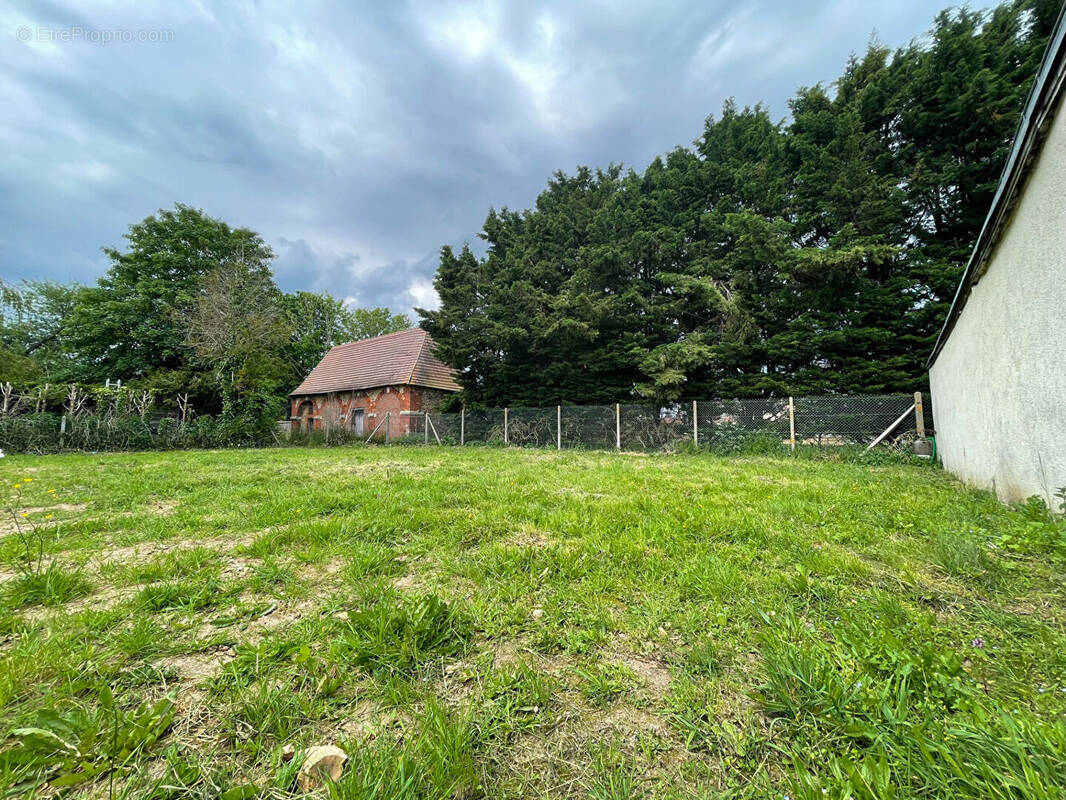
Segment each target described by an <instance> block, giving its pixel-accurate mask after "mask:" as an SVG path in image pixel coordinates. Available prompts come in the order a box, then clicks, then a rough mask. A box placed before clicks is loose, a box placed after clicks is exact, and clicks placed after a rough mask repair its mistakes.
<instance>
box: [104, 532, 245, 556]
mask: <svg viewBox="0 0 1066 800" xmlns="http://www.w3.org/2000/svg"><path fill="white" fill-rule="evenodd" d="M258 535H259V533H258V532H256V533H239V534H232V535H229V536H214V537H211V538H209V539H189V538H185V539H174V540H168V541H163V542H138V543H137V544H131V545H121V546H119V547H109V548H103V549H100V550H97V551H95V552H93V553H92V557H93V559H94V560H95V561H97V562H101V563H102V562H106V561H119V562H122V563H124V564H143V563H144V562H146V561H148V560H149V559H151V558H152V557H153V556H157V555H159V554H160V553H168V552H177V551H180V550H193V549H195V548H197V547H205V548H209V549H211V548H214V549H226V548H233V547H238V546H245V547H247V546H248V545H250V544H252V543H253V542H254V541H255V540H256V537H257V536H258Z"/></svg>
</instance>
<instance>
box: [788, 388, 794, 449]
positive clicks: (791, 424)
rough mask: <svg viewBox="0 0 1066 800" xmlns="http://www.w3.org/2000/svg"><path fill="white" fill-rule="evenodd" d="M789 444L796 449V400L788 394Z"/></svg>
mask: <svg viewBox="0 0 1066 800" xmlns="http://www.w3.org/2000/svg"><path fill="white" fill-rule="evenodd" d="M788 446H789V447H790V448H791V449H792V450H795V449H796V401H795V400H793V399H792V395H789V396H788Z"/></svg>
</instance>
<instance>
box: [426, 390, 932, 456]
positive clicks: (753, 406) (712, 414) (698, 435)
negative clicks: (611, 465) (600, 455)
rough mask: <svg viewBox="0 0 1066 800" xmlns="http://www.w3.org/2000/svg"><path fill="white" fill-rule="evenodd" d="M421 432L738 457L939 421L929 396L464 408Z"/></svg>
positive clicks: (442, 437)
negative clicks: (757, 449)
mask: <svg viewBox="0 0 1066 800" xmlns="http://www.w3.org/2000/svg"><path fill="white" fill-rule="evenodd" d="M919 398H921V400H920V402H919ZM423 426H424V427H423ZM416 427H417V429H418V430H419V431H420V433H419V436H421V437H424V440H425V441H429V442H431V443H433V442H438V441H439V442H440V443H441V444H507V445H512V446H516V447H555V448H559V449H571V448H583V449H621V450H663V449H668V448H671V447H675V446H678V445H682V444H684V443H690V444H692V445H697V446H703V447H708V448H711V449H719V450H724V451H731V450H739V449H743V448H750V447H751V446H752V445H753V444H755V445H757V444H759V443H765V444H767V445H773V446H780V445H781V444H786V445H789V446H792V447H795V446H812V445H813V446H821V447H827V446H838V445H870V444H871V443H873V442H875V441H876V440H878V438H879V437H881V440H882V441H885V442H892V441H894V440H895V439H896V438H898V437H899V436H901V435H903V434H906V433H911V434H913V433H914V432H915V431H918V432H920V433H921V434H923V435H930V434H931V433H932V431H933V417H932V404H931V402H930V400H929V398H928V396H921V395H867V396H839V395H832V396H823V397H796V398H790V397H776V398H760V399H754V400H710V401H698V402H689V403H677V404H673V405H666V406H660V405H652V404H616V405H611V406H554V407H550V408H488V409H477V410H474V409H469V410H467V409H464V410H462V411H460V412H459V413H450V414H435V413H431V414H429V415H428V420H427V421H425V422H419V423H416ZM427 429H428V435H426V431H427Z"/></svg>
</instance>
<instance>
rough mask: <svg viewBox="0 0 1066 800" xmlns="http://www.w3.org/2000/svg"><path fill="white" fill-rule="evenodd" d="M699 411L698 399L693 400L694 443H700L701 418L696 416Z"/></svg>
mask: <svg viewBox="0 0 1066 800" xmlns="http://www.w3.org/2000/svg"><path fill="white" fill-rule="evenodd" d="M698 413H699V412H698V411H697V410H696V401H695V400H693V401H692V443H693V444H699V443H700V426H699V418H698V417H697V416H696V415H697V414H698Z"/></svg>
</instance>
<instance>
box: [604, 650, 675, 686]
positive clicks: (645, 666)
mask: <svg viewBox="0 0 1066 800" xmlns="http://www.w3.org/2000/svg"><path fill="white" fill-rule="evenodd" d="M611 660H612V661H614V662H616V663H618V664H621V665H622V666H623V667H626V668H627V669H630V670H632V671H633V672H635V673H636V674H637V676H638V677H639V678H640V679H641V680H642V681H643V682H644V686H645V688H646V689H647V692H648V694H650V695H652V696H653V697H663V696H664V695H665V694H666V692H667V690H669V688H670V680H671V678H672V676H671V675H670V670H669V668H667V666H666V665H665V664H663V663H662V662H661V661H656V660H655V659H652V658H648V657H646V656H637V655H633V654H632V653H616V654H615V655H614V656H612V658H611Z"/></svg>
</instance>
